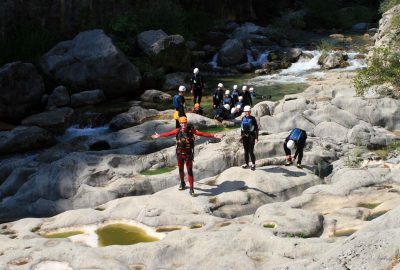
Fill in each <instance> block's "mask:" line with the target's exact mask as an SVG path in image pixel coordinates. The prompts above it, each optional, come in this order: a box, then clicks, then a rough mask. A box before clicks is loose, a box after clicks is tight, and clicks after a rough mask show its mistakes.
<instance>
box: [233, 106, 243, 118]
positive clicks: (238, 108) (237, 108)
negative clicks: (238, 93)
mask: <svg viewBox="0 0 400 270" xmlns="http://www.w3.org/2000/svg"><path fill="white" fill-rule="evenodd" d="M241 114H242V107H241V106H240V104H237V105H236V106H235V107H233V108H232V109H231V115H232V118H236V117H238V116H240V115H241Z"/></svg>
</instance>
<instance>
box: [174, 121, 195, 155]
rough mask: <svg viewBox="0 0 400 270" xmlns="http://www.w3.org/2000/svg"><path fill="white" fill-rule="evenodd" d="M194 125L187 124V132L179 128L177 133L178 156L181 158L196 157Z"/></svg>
mask: <svg viewBox="0 0 400 270" xmlns="http://www.w3.org/2000/svg"><path fill="white" fill-rule="evenodd" d="M192 128H193V127H192V126H187V128H186V132H182V128H180V129H179V131H178V133H177V134H176V157H177V159H179V160H193V158H194V134H193V133H192Z"/></svg>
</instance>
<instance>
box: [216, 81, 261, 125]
mask: <svg viewBox="0 0 400 270" xmlns="http://www.w3.org/2000/svg"><path fill="white" fill-rule="evenodd" d="M255 97H256V92H255V91H254V88H253V87H250V88H249V89H247V86H246V85H243V86H242V90H241V91H240V90H239V89H238V86H237V85H236V84H235V85H234V86H233V87H232V92H231V91H230V90H229V89H225V88H224V85H223V84H222V83H219V84H218V86H217V88H216V89H215V91H214V95H213V109H214V118H215V119H217V120H219V121H222V120H228V119H234V118H236V117H238V116H240V115H242V113H243V110H244V107H245V106H250V107H251V106H253V99H254V98H255Z"/></svg>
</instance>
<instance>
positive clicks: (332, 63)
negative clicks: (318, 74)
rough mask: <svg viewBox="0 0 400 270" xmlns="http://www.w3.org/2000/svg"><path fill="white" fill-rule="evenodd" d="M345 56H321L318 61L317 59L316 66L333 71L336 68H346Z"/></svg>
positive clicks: (339, 53)
mask: <svg viewBox="0 0 400 270" xmlns="http://www.w3.org/2000/svg"><path fill="white" fill-rule="evenodd" d="M347 58H348V56H347V54H344V53H342V52H334V53H329V54H327V55H326V54H322V55H321V57H320V59H318V64H320V65H321V67H322V68H324V69H333V68H338V67H346V66H348V65H349V64H348V63H347Z"/></svg>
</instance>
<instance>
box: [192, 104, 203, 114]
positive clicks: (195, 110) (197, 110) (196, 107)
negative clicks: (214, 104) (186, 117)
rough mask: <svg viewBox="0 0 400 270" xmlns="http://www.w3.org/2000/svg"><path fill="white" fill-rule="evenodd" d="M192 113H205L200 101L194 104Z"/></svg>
mask: <svg viewBox="0 0 400 270" xmlns="http://www.w3.org/2000/svg"><path fill="white" fill-rule="evenodd" d="M192 113H195V114H199V115H203V108H202V107H200V104H199V103H196V104H194V106H193V109H192Z"/></svg>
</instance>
